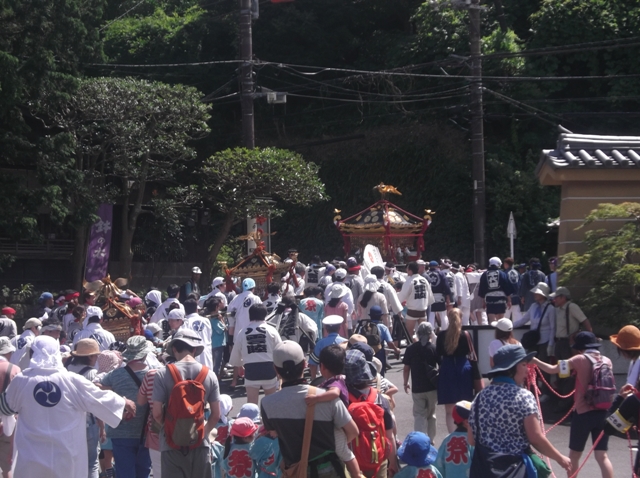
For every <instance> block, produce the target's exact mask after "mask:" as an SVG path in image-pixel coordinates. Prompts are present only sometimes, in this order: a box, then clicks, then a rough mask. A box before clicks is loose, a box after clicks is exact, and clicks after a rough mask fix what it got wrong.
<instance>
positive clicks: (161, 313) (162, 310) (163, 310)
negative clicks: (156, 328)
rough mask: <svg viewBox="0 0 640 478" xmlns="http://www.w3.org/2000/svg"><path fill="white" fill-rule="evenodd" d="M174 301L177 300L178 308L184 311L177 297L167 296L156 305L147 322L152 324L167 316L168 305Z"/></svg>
mask: <svg viewBox="0 0 640 478" xmlns="http://www.w3.org/2000/svg"><path fill="white" fill-rule="evenodd" d="M174 302H177V303H178V306H179V307H180V310H182V312H184V305H182V304H181V303H180V301H179V300H178V299H176V298H174V297H169V298H168V299H167V300H165V301H164V302H163V303H162V304H160V305H159V306H158V308H157V309H156V311H155V312H154V313H153V315H152V316H151V319H149V322H151V323H153V324H157V323H158V322H160V321H161V320H162V319H166V318H167V316H168V315H169V306H170V305H171V304H173V303H174Z"/></svg>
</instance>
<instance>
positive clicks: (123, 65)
mask: <svg viewBox="0 0 640 478" xmlns="http://www.w3.org/2000/svg"><path fill="white" fill-rule="evenodd" d="M145 1H146V0H145ZM232 63H242V60H218V61H199V62H193V63H151V64H137V65H130V64H127V63H85V65H87V66H102V67H112V68H163V67H169V68H173V67H182V66H206V65H225V64H232Z"/></svg>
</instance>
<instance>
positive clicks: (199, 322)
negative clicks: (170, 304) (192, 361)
mask: <svg viewBox="0 0 640 478" xmlns="http://www.w3.org/2000/svg"><path fill="white" fill-rule="evenodd" d="M182 327H186V328H188V329H191V330H193V331H194V332H195V333H196V334H198V337H200V339H201V340H202V345H204V350H203V351H202V353H201V354H200V355H198V356H197V357H196V360H197V361H198V362H200V363H201V364H202V365H205V366H207V367H209V370H213V349H212V348H211V334H212V333H213V331H212V330H211V321H210V320H209V319H207V318H206V317H202V316H201V315H198V314H197V313H195V314H189V315H187V316H186V317H185V318H184V325H183V326H182Z"/></svg>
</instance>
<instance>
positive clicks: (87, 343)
mask: <svg viewBox="0 0 640 478" xmlns="http://www.w3.org/2000/svg"><path fill="white" fill-rule="evenodd" d="M71 355H73V356H75V357H90V356H92V355H100V345H98V342H96V341H95V340H94V339H80V340H78V343H77V344H76V349H75V350H74V351H73V352H71Z"/></svg>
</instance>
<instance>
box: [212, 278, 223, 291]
mask: <svg viewBox="0 0 640 478" xmlns="http://www.w3.org/2000/svg"><path fill="white" fill-rule="evenodd" d="M220 284H224V279H223V278H222V277H215V278H214V279H213V280H212V281H211V288H212V289H215V288H216V287H218V286H219V285H220Z"/></svg>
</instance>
